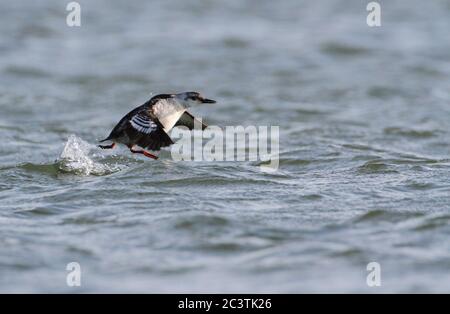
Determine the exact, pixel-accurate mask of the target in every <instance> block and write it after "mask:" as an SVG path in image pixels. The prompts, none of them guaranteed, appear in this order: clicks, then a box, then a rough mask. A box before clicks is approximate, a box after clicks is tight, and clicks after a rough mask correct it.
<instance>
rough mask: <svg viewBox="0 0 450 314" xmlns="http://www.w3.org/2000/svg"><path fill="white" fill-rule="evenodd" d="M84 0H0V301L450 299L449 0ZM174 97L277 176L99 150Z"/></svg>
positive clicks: (231, 165) (251, 168)
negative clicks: (196, 295)
mask: <svg viewBox="0 0 450 314" xmlns="http://www.w3.org/2000/svg"><path fill="white" fill-rule="evenodd" d="M67 2H68V1H67ZM79 2H80V4H81V7H82V26H81V27H79V28H76V27H75V28H69V27H67V26H66V24H65V19H66V13H67V12H66V11H65V5H66V2H64V1H56V0H55V1H51V0H48V1H1V2H0V12H1V13H2V14H1V15H2V18H1V19H0V56H1V57H0V136H1V138H2V141H1V142H0V291H3V292H375V293H376V292H398V291H401V292H437V291H439V292H449V291H450V289H449V287H450V245H449V243H450V242H449V235H450V212H449V211H450V196H449V192H450V183H449V181H450V175H449V174H450V139H449V134H450V132H449V117H450V54H449V52H450V40H449V29H450V2H449V1H444V0H441V1H439V0H436V1H427V2H424V1H418V0H417V1H407V2H406V1H381V5H382V27H380V28H369V27H368V26H367V25H366V15H367V12H366V10H365V6H366V3H367V2H365V1H343V0H342V1H337V0H335V1H333V0H329V1H294V0H292V1H280V2H278V1H245V2H244V1H237V0H232V1H215V0H210V1H192V2H188V1H181V0H178V1H139V2H138V1H106V0H105V1H79ZM186 90H199V91H202V92H203V93H205V95H207V96H208V97H211V98H214V99H217V100H218V104H216V105H213V106H203V107H198V108H194V112H195V113H196V114H197V115H200V116H202V117H203V118H204V120H205V121H206V122H208V123H209V124H217V125H222V126H223V125H279V126H280V169H279V171H278V172H276V173H274V174H268V173H263V172H260V171H259V168H258V166H257V164H255V163H252V162H227V163H220V162H174V161H172V160H171V158H170V154H169V153H168V152H167V151H166V152H163V153H162V158H160V160H158V161H152V160H148V159H145V158H141V157H140V156H132V155H130V154H129V152H128V151H127V150H126V149H124V148H120V149H118V150H115V151H113V152H107V151H101V150H99V149H97V148H95V146H93V145H94V144H95V143H96V141H97V140H98V139H100V138H103V137H104V136H106V135H107V134H108V132H109V131H110V129H111V127H113V126H114V124H115V123H116V122H117V121H118V119H120V117H121V116H122V115H123V114H125V113H126V112H128V111H129V110H130V109H132V108H133V107H135V106H137V105H140V104H141V103H143V102H144V101H146V100H147V99H148V98H149V97H150V94H151V93H153V94H155V93H161V92H168V91H170V92H171V91H186ZM72 134H74V135H75V136H73V137H71V135H72ZM69 138H70V139H71V140H70V142H68V139H69ZM85 142H86V143H89V144H83V143H85ZM65 145H66V149H65V150H64V152H63V149H64V146H65ZM77 145H78V146H77ZM90 145H92V146H90ZM71 159H77V160H78V161H79V162H78V163H73V162H72V163H71V162H70V160H71ZM72 261H76V262H79V263H80V265H81V269H82V279H81V280H82V285H81V287H68V286H67V285H66V275H67V273H68V272H67V271H66V269H65V268H66V265H67V263H69V262H72ZM372 261H376V262H378V263H380V265H381V272H382V286H381V287H378V288H369V287H368V286H367V285H366V276H367V274H368V272H367V271H366V265H367V263H369V262H372Z"/></svg>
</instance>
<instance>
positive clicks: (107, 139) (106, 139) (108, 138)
mask: <svg viewBox="0 0 450 314" xmlns="http://www.w3.org/2000/svg"><path fill="white" fill-rule="evenodd" d="M109 140H111V138H110V137H109V136H108V137H107V138H105V139H104V140H101V141H98V142H99V143H103V142H106V141H109Z"/></svg>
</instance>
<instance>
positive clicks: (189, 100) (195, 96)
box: [175, 92, 216, 107]
mask: <svg viewBox="0 0 450 314" xmlns="http://www.w3.org/2000/svg"><path fill="white" fill-rule="evenodd" d="M175 98H177V100H178V101H179V102H181V103H183V104H184V105H185V106H187V107H190V106H192V105H195V104H214V103H215V102H216V101H215V100H212V99H208V98H205V97H203V96H202V95H201V94H200V93H197V92H185V93H179V94H176V95H175Z"/></svg>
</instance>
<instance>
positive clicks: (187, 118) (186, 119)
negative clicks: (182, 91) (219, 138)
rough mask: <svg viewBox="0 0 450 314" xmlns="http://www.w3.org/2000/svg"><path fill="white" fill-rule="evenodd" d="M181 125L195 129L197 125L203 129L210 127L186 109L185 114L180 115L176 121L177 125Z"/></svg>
mask: <svg viewBox="0 0 450 314" xmlns="http://www.w3.org/2000/svg"><path fill="white" fill-rule="evenodd" d="M179 125H183V126H187V127H188V129H189V130H193V129H194V127H197V125H198V127H200V126H201V128H202V130H204V129H206V128H207V127H208V126H207V125H206V124H205V123H203V122H200V120H199V119H197V118H195V117H194V116H193V115H192V114H190V113H189V112H187V111H185V112H184V113H183V115H182V116H181V117H180V119H179V120H178V121H177V123H175V126H179Z"/></svg>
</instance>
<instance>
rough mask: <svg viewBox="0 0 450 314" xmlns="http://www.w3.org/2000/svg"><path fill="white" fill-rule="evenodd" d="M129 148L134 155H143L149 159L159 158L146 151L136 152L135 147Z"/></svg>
mask: <svg viewBox="0 0 450 314" xmlns="http://www.w3.org/2000/svg"><path fill="white" fill-rule="evenodd" d="M129 148H130V152H132V153H133V154H142V155H144V156H146V157H148V158H152V159H158V156H155V155H153V154H150V153H149V152H146V151H145V150H134V149H133V147H129Z"/></svg>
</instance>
